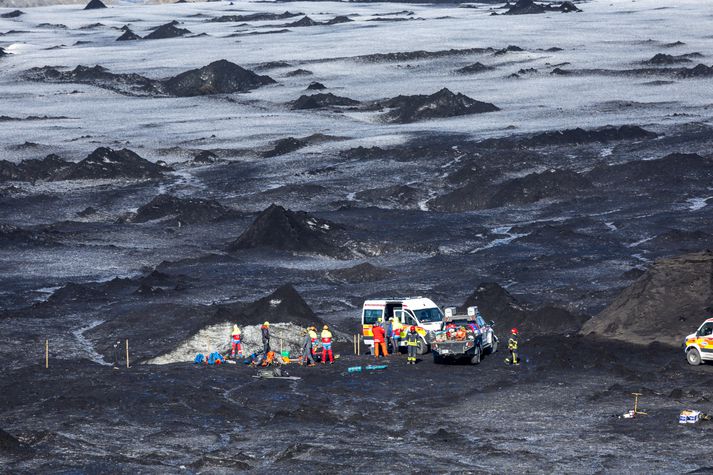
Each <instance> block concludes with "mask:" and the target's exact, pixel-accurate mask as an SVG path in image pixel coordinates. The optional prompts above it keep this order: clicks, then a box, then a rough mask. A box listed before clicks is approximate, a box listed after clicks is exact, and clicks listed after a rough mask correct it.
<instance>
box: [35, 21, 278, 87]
mask: <svg viewBox="0 0 713 475" xmlns="http://www.w3.org/2000/svg"><path fill="white" fill-rule="evenodd" d="M125 34H126V32H125ZM26 75H27V77H28V78H29V79H31V80H35V81H46V82H68V83H82V84H91V85H94V86H97V87H103V88H106V89H109V90H112V91H115V92H118V93H121V94H128V95H139V96H158V97H160V96H177V97H192V96H201V95H208V94H230V93H235V92H247V91H249V90H251V89H255V88H257V87H260V86H263V85H267V84H273V83H274V82H275V81H274V80H273V79H272V78H270V77H269V76H260V75H258V74H255V73H253V72H252V71H249V70H247V69H244V68H242V67H240V66H238V65H237V64H234V63H231V62H230V61H226V60H219V61H214V62H212V63H210V64H209V65H207V66H204V67H202V68H198V69H191V70H189V71H185V72H183V73H181V74H178V75H176V76H174V77H171V78H168V79H164V80H158V79H149V78H146V77H144V76H141V75H139V74H134V73H130V74H115V73H111V72H109V70H107V69H106V68H104V67H102V66H94V67H87V66H77V67H76V68H75V69H73V70H72V71H60V70H58V69H56V68H53V67H49V66H45V67H42V68H33V69H30V70H29V71H28V72H27V73H26Z"/></svg>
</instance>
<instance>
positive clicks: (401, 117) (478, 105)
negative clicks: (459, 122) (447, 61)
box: [377, 88, 500, 124]
mask: <svg viewBox="0 0 713 475" xmlns="http://www.w3.org/2000/svg"><path fill="white" fill-rule="evenodd" d="M377 106H378V107H381V108H386V109H391V110H389V111H388V112H386V113H385V114H384V116H383V119H384V121H386V122H391V123H398V124H408V123H411V122H417V121H419V120H427V119H435V118H445V117H457V116H462V115H470V114H482V113H485V112H494V111H499V110H500V109H499V108H498V107H496V106H495V105H493V104H490V103H487V102H481V101H477V100H475V99H471V98H470V97H468V96H465V95H463V94H460V93H457V94H454V93H453V92H451V91H450V90H448V89H446V88H443V89H441V90H440V91H438V92H436V93H433V94H431V95H414V96H397V97H394V98H392V99H387V100H385V101H380V102H378V103H377Z"/></svg>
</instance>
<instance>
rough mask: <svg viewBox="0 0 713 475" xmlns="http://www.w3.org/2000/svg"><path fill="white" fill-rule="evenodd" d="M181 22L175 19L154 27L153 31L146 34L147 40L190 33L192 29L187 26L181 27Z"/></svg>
mask: <svg viewBox="0 0 713 475" xmlns="http://www.w3.org/2000/svg"><path fill="white" fill-rule="evenodd" d="M178 25H179V23H178V22H177V21H176V20H173V21H172V22H170V23H166V24H164V25H161V26H158V27H156V28H154V29H153V30H152V31H151V33H149V34H148V35H146V36H144V39H145V40H163V39H167V38H178V37H181V36H185V35H190V34H191V31H190V30H188V29H186V28H179V27H178Z"/></svg>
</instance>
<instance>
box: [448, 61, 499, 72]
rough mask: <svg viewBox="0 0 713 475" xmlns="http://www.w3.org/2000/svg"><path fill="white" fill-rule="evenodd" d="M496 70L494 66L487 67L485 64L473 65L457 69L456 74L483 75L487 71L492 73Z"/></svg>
mask: <svg viewBox="0 0 713 475" xmlns="http://www.w3.org/2000/svg"><path fill="white" fill-rule="evenodd" d="M494 69H495V68H494V67H492V66H486V65H485V64H483V63H480V62H478V63H473V64H470V65H468V66H464V67H462V68H459V69H456V73H458V74H477V73H483V72H485V71H492V70H494Z"/></svg>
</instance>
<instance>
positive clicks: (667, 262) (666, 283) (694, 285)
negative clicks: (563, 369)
mask: <svg viewBox="0 0 713 475" xmlns="http://www.w3.org/2000/svg"><path fill="white" fill-rule="evenodd" d="M712 282H713V253H711V252H710V251H706V252H699V253H693V254H686V255H683V256H679V257H673V258H668V259H660V260H658V261H656V262H655V263H654V264H653V265H652V266H651V267H650V268H649V269H647V271H646V272H645V273H644V274H643V275H642V276H641V277H639V278H638V279H637V280H636V282H634V283H633V284H632V285H631V286H630V287H628V288H626V289H624V290H623V291H622V292H621V293H620V294H619V296H618V297H617V298H616V299H615V300H614V301H613V302H612V303H611V305H609V306H608V307H607V308H606V309H605V310H604V311H603V312H601V313H600V314H599V315H596V316H595V317H594V318H592V320H590V321H589V322H587V324H585V325H584V327H583V328H582V333H584V334H599V335H606V336H607V338H613V339H618V340H623V341H627V342H630V343H638V344H648V343H651V342H659V343H666V344H668V345H672V346H679V345H680V344H681V342H682V339H683V338H684V337H685V336H686V335H688V334H690V333H692V332H693V331H694V330H695V329H696V328H698V326H699V325H700V324H701V323H702V322H703V320H704V319H705V318H706V316H709V315H711V312H713V284H711V283H712Z"/></svg>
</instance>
